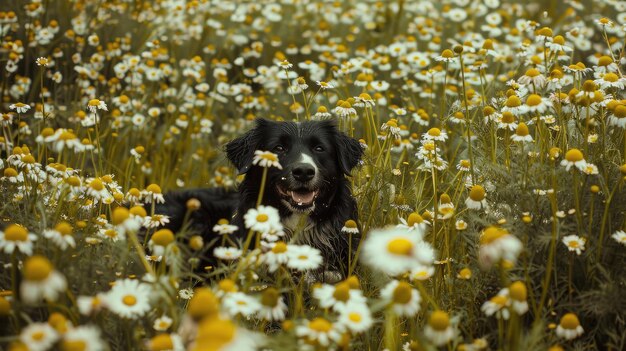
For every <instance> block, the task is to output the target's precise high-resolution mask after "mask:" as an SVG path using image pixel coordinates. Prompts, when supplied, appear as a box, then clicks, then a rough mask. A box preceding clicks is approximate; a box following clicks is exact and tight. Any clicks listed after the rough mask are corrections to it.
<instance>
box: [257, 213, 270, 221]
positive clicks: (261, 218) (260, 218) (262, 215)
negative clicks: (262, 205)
mask: <svg viewBox="0 0 626 351" xmlns="http://www.w3.org/2000/svg"><path fill="white" fill-rule="evenodd" d="M268 219H269V217H268V216H267V215H266V214H265V213H259V214H258V215H257V216H256V221H257V222H260V223H265V222H267V220H268Z"/></svg>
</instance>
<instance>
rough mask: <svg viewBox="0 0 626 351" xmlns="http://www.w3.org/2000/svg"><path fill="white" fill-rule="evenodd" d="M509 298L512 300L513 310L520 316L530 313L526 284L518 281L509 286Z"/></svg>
mask: <svg viewBox="0 0 626 351" xmlns="http://www.w3.org/2000/svg"><path fill="white" fill-rule="evenodd" d="M509 297H510V298H511V309H513V311H515V312H516V313H517V314H518V315H522V314H524V313H526V312H528V301H527V298H528V291H527V289H526V284H524V283H523V282H521V281H516V282H513V283H512V284H511V285H509Z"/></svg>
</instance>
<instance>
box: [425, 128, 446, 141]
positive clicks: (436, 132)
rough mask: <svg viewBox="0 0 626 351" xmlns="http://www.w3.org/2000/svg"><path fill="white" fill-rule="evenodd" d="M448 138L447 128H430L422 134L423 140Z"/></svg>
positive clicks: (444, 139) (443, 139)
mask: <svg viewBox="0 0 626 351" xmlns="http://www.w3.org/2000/svg"><path fill="white" fill-rule="evenodd" d="M447 139H448V133H446V131H445V130H441V129H439V128H430V129H429V130H428V132H426V133H424V134H422V140H437V141H446V140H447Z"/></svg>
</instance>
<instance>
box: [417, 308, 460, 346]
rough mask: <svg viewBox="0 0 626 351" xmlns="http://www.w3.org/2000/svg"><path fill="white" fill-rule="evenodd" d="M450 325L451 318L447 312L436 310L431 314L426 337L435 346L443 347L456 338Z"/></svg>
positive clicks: (426, 328) (425, 329)
mask: <svg viewBox="0 0 626 351" xmlns="http://www.w3.org/2000/svg"><path fill="white" fill-rule="evenodd" d="M455 334H456V333H455V330H454V328H453V327H452V325H451V324H450V316H449V315H448V313H446V312H445V311H441V310H436V311H434V312H433V313H431V314H430V317H429V318H428V324H427V325H426V327H425V328H424V336H426V338H427V339H428V340H430V342H431V343H433V344H434V345H435V346H443V345H445V344H447V343H448V342H450V340H452V339H453V338H454V336H455Z"/></svg>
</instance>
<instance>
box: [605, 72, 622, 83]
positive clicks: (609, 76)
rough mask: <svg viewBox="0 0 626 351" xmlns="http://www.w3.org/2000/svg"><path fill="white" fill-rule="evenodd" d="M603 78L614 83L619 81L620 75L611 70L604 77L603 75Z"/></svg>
mask: <svg viewBox="0 0 626 351" xmlns="http://www.w3.org/2000/svg"><path fill="white" fill-rule="evenodd" d="M602 79H604V80H605V81H607V82H611V83H614V82H617V80H618V79H619V77H618V76H617V74H615V73H612V72H611V73H607V74H605V75H604V77H602Z"/></svg>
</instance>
